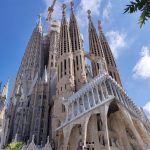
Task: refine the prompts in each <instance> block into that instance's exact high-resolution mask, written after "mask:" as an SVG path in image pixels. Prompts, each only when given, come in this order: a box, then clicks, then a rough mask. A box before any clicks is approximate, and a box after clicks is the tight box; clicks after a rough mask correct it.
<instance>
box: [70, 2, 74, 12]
mask: <svg viewBox="0 0 150 150" xmlns="http://www.w3.org/2000/svg"><path fill="white" fill-rule="evenodd" d="M70 5H71V10H72V11H73V10H74V1H71V2H70Z"/></svg>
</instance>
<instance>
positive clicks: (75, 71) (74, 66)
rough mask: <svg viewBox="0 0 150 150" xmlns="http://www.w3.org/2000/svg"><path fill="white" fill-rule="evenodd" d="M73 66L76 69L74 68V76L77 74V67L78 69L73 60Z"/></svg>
mask: <svg viewBox="0 0 150 150" xmlns="http://www.w3.org/2000/svg"><path fill="white" fill-rule="evenodd" d="M73 66H74V67H73V68H74V74H76V68H75V67H76V66H75V60H73Z"/></svg>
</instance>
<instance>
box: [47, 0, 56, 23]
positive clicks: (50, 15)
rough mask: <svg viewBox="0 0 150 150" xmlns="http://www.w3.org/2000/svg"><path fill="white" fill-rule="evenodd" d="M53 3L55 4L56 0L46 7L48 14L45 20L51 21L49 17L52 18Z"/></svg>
mask: <svg viewBox="0 0 150 150" xmlns="http://www.w3.org/2000/svg"><path fill="white" fill-rule="evenodd" d="M55 4H56V0H53V3H52V5H51V6H50V7H49V8H48V16H47V18H46V21H51V19H52V13H53V11H54V6H55Z"/></svg>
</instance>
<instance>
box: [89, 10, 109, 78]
mask: <svg viewBox="0 0 150 150" xmlns="http://www.w3.org/2000/svg"><path fill="white" fill-rule="evenodd" d="M88 19H89V29H88V30H89V47H90V55H89V57H90V59H91V64H92V71H93V77H95V76H97V75H98V74H99V73H101V72H104V70H105V71H107V68H106V62H105V58H104V53H103V49H102V45H101V43H100V41H99V38H98V34H97V32H96V29H95V27H94V24H93V22H92V18H91V11H90V10H88Z"/></svg>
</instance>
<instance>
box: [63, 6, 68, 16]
mask: <svg viewBox="0 0 150 150" xmlns="http://www.w3.org/2000/svg"><path fill="white" fill-rule="evenodd" d="M66 8H67V6H66V4H63V5H62V14H63V16H66Z"/></svg>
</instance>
